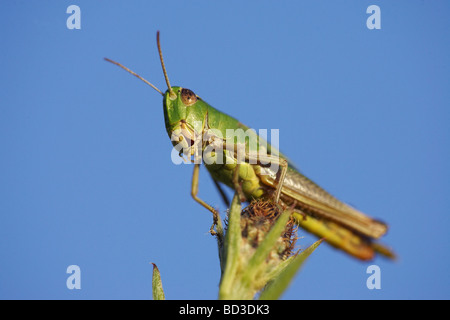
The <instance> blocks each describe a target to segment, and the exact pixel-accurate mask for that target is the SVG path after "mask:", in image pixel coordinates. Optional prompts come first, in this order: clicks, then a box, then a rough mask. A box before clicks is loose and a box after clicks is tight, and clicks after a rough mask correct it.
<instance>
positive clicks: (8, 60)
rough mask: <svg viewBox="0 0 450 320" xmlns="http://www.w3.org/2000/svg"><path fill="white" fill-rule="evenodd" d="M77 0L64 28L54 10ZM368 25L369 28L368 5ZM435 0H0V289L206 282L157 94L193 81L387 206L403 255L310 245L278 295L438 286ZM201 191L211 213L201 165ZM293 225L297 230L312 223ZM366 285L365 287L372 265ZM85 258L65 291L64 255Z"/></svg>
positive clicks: (440, 99) (373, 206) (329, 295)
mask: <svg viewBox="0 0 450 320" xmlns="http://www.w3.org/2000/svg"><path fill="white" fill-rule="evenodd" d="M72 4H76V5H78V6H79V7H80V9H81V29H80V30H69V29H68V28H67V27H66V19H67V18H68V17H69V14H67V13H66V9H67V7H68V6H69V5H72ZM372 4H375V5H378V6H379V7H380V9H381V29H380V30H369V29H368V28H367V27H366V20H367V18H368V17H369V14H367V13H366V9H367V7H368V6H369V5H372ZM449 9H450V5H449V2H448V1H432V2H431V1H428V2H427V1H356V0H355V1H283V2H280V1H245V2H244V1H227V2H208V1H171V2H170V6H168V5H167V4H165V3H164V2H163V1H132V2H130V1H108V2H100V1H76V2H72V1H39V2H37V1H33V2H31V1H20V2H19V1H8V2H6V1H4V2H2V3H1V4H0V34H1V39H2V46H1V57H2V59H0V69H1V70H2V72H1V73H0V86H1V88H2V90H0V101H1V103H0V147H1V157H0V188H1V190H0V256H1V260H0V298H2V299H11V298H16V299H151V275H152V266H151V264H150V263H151V262H154V263H156V264H157V265H158V267H159V269H160V271H161V274H162V281H163V286H164V289H165V293H166V297H167V298H168V299H216V298H217V292H218V282H219V277H220V271H219V260H218V256H217V248H216V243H215V241H214V239H213V238H212V237H211V236H210V235H209V234H208V230H209V227H210V224H211V217H210V215H209V213H208V212H207V211H206V210H204V209H203V208H202V207H200V206H199V205H198V204H196V203H195V202H194V201H193V200H192V198H191V196H190V184H191V175H192V169H193V167H192V166H189V165H180V166H175V165H174V164H173V163H172V162H171V159H170V151H171V143H170V141H169V139H168V137H167V133H166V131H165V128H164V120H163V112H162V100H161V97H160V96H159V94H158V93H156V92H155V91H154V90H152V89H151V88H149V87H148V86H146V85H145V84H144V83H142V82H140V81H138V80H137V79H136V78H134V77H132V76H131V75H129V74H126V73H125V72H123V71H121V70H119V69H118V68H117V67H115V66H113V65H111V64H109V63H106V62H104V61H103V57H109V58H111V59H114V60H117V61H120V62H121V63H123V64H125V65H126V66H128V67H129V68H131V69H133V70H135V71H136V72H138V73H139V74H141V75H142V76H143V77H145V78H146V79H148V80H149V81H151V82H152V83H154V84H155V85H156V86H157V87H159V88H160V89H162V90H165V88H166V87H165V82H164V78H163V76H162V72H161V69H160V64H159V59H158V53H157V50H156V41H155V34H156V31H157V30H160V31H161V42H162V47H163V51H164V56H165V62H166V67H167V71H168V73H169V77H170V79H171V83H172V85H181V86H184V87H187V88H190V89H192V90H193V91H194V92H195V93H197V94H198V95H200V96H201V97H202V98H203V99H204V100H206V101H208V102H209V103H210V104H211V105H213V106H215V107H216V108H218V109H220V110H222V111H224V112H226V113H228V114H230V115H233V116H234V117H236V118H238V119H239V120H241V121H242V122H243V123H245V124H247V125H249V126H251V127H253V128H256V129H279V130H280V148H281V150H282V151H283V152H284V153H286V154H287V155H288V156H289V158H290V159H292V161H293V162H294V163H295V164H296V165H297V166H298V167H299V168H300V170H301V171H302V172H303V173H305V174H306V175H307V176H308V177H310V178H311V179H313V180H314V181H316V182H317V183H318V184H320V185H321V186H322V187H324V188H325V189H327V190H328V191H330V192H331V193H332V194H334V195H336V196H337V197H338V198H340V199H342V200H344V201H346V202H348V203H350V204H352V205H353V206H355V207H357V208H358V209H360V210H362V211H364V212H367V213H368V214H370V215H371V216H373V217H376V218H379V219H381V220H383V221H386V222H387V223H388V224H389V226H390V230H389V233H388V234H387V235H386V236H385V237H384V238H383V242H384V243H388V244H389V245H391V246H392V247H393V248H394V249H395V250H396V252H397V253H398V255H399V260H398V261H396V262H390V261H386V260H384V259H381V258H377V259H375V260H374V261H372V262H370V263H361V262H358V261H355V260H354V259H351V258H349V257H347V256H346V255H344V254H342V253H340V252H338V251H336V250H334V249H332V248H330V247H329V246H327V245H321V246H320V247H319V248H318V249H317V250H316V252H315V253H314V254H313V255H312V256H311V258H310V259H309V260H308V261H307V263H306V265H305V266H304V268H303V269H302V270H301V272H300V273H299V274H298V275H297V277H296V279H295V281H294V282H293V283H292V285H291V286H290V288H289V289H288V291H287V292H286V294H285V295H284V296H283V298H284V299H434V298H437V299H448V298H449V297H450V294H449V290H450V289H449V287H450V286H449V285H450V281H449V273H448V265H449V263H450V261H449V260H450V259H449V258H450V257H449V238H448V230H449V227H450V223H449V221H450V219H449V218H448V214H449V211H450V210H449V209H450V206H449V200H448V197H449V191H450V175H449V166H448V163H449V160H450V159H449V138H450V135H449V127H448V123H449V120H450V112H449V106H450V104H449V102H450V90H449V89H450V87H449V80H450V78H449V75H450V40H449V39H450V36H449V35H450V26H449V24H448V12H449ZM199 195H200V196H201V197H202V198H203V199H205V200H207V202H208V203H210V204H212V205H214V206H217V207H218V208H219V209H220V211H221V213H222V215H224V213H225V208H224V205H223V204H222V202H221V200H220V198H219V196H218V195H217V192H216V191H215V189H214V187H213V184H212V182H211V179H210V178H209V177H208V174H207V172H206V170H204V168H203V169H202V171H201V177H200V191H199ZM300 236H303V238H302V239H300V240H299V241H298V245H299V246H300V247H303V248H304V247H307V246H308V245H309V244H311V243H313V242H314V241H315V238H314V237H313V236H311V235H309V234H306V233H300ZM371 264H376V265H378V266H379V267H380V270H381V289H380V290H369V289H368V288H367V287H366V279H367V277H368V274H367V273H366V269H367V267H368V266H369V265H371ZM69 265H78V266H79V267H80V269H81V289H80V290H69V289H67V287H66V279H67V277H68V276H69V275H68V274H67V273H66V269H67V267H68V266H69Z"/></svg>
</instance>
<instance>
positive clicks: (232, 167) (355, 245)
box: [105, 31, 394, 260]
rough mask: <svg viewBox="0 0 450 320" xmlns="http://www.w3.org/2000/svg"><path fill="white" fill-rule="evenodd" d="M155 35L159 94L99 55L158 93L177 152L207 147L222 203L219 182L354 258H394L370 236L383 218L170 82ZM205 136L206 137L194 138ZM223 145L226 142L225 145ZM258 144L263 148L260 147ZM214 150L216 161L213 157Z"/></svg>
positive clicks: (380, 230)
mask: <svg viewBox="0 0 450 320" xmlns="http://www.w3.org/2000/svg"><path fill="white" fill-rule="evenodd" d="M156 38H157V46H158V52H159V56H160V61H161V66H162V70H163V73H164V78H165V81H166V84H167V90H166V91H165V92H164V93H163V92H162V91H161V90H159V89H158V88H157V87H155V86H154V85H153V84H151V83H150V82H148V81H147V80H145V79H144V78H142V77H141V76H139V75H138V74H136V73H135V72H133V71H131V70H130V69H128V68H126V67H125V66H123V65H122V64H120V63H118V62H115V61H113V60H110V59H108V58H105V60H107V61H109V62H111V63H113V64H115V65H117V66H119V67H121V68H123V69H124V70H126V71H128V72H129V73H131V74H133V75H134V76H136V77H137V78H139V79H140V80H142V81H144V82H145V83H147V84H148V85H150V86H151V87H152V88H153V89H155V90H156V91H158V92H159V93H160V94H161V95H162V96H163V106H164V120H165V125H166V130H167V133H168V135H169V137H170V138H171V140H172V144H173V145H174V147H175V148H178V149H176V150H177V151H179V155H180V156H191V157H192V156H193V157H196V159H197V160H198V157H197V156H198V153H199V152H202V151H203V152H204V151H206V150H207V149H208V148H209V149H210V150H212V151H210V152H209V153H208V152H206V153H204V154H203V157H204V158H203V163H204V164H205V166H206V168H207V170H208V171H209V173H210V174H211V176H212V178H213V180H214V183H215V185H216V186H217V188H218V190H219V192H220V194H221V195H222V197H223V198H224V201H225V202H226V203H228V204H229V201H227V199H226V196H225V193H224V191H223V189H222V188H221V184H225V185H227V186H228V187H230V188H232V189H234V190H235V191H236V192H237V193H238V194H239V195H240V198H241V200H242V201H243V200H252V199H260V198H262V199H273V200H274V201H275V202H276V203H278V204H280V205H281V206H283V207H291V208H293V217H294V219H295V221H296V223H297V224H298V225H299V226H300V227H301V228H303V229H305V230H307V231H308V232H311V233H313V234H315V235H317V236H318V237H320V238H324V239H325V241H327V242H328V243H329V244H331V245H332V246H334V247H336V248H338V249H341V250H343V251H345V252H347V253H348V254H350V255H352V256H354V257H356V258H359V259H361V260H370V259H372V258H374V256H375V253H376V252H378V253H380V254H382V255H384V256H387V257H389V258H393V257H394V254H393V253H392V252H391V251H390V249H389V248H387V247H384V246H383V245H381V244H379V243H377V242H375V241H374V240H376V239H378V238H380V237H381V236H383V235H384V234H385V233H386V231H387V229H388V226H387V225H386V224H385V223H383V222H380V221H378V220H375V219H372V218H370V217H368V216H366V215H365V214H363V213H362V212H360V211H358V210H356V209H354V208H353V207H351V206H349V205H347V204H345V203H343V202H341V201H339V200H338V199H336V198H335V197H333V196H332V195H330V194H329V193H328V192H327V191H325V190H324V189H322V188H321V187H320V186H318V185H317V184H315V183H314V182H313V181H311V180H310V179H308V178H307V177H305V176H304V175H302V174H301V173H300V172H299V171H298V170H296V169H295V167H294V166H293V165H292V164H291V162H290V161H289V160H288V159H287V158H286V157H285V156H284V155H283V154H281V153H279V152H278V150H277V149H276V148H274V147H272V146H271V145H270V144H268V143H267V142H266V141H265V140H264V139H263V138H262V137H260V136H258V135H257V134H256V132H253V131H248V129H249V128H248V127H247V126H245V125H243V124H242V123H240V122H239V121H238V120H237V119H235V118H233V117H231V116H229V115H227V114H225V113H223V112H221V111H219V110H217V109H215V108H213V107H212V106H211V105H209V104H208V103H206V102H205V101H204V100H203V99H201V98H200V97H199V96H198V95H196V94H195V93H194V92H193V91H191V90H189V89H187V88H183V87H173V86H171V85H170V82H169V77H168V76H167V71H166V68H165V65H164V60H163V56H162V51H161V45H160V41H159V31H158V32H157V36H156ZM230 129H234V130H237V129H241V130H244V131H246V132H250V133H249V136H248V137H247V138H248V139H247V140H245V137H244V140H242V139H239V138H238V137H236V136H230V134H229V131H230ZM252 132H253V133H252ZM205 135H206V136H207V138H206V139H200V140H199V139H198V137H204V136H205ZM252 139H253V140H255V139H256V141H257V142H258V143H257V144H256V147H255V146H251V145H250V143H249V141H250V140H252ZM229 145H231V146H232V147H231V148H228V146H229ZM242 145H243V146H244V153H243V156H242V153H241V157H238V148H237V147H236V146H242ZM252 145H253V144H252ZM224 146H227V148H225V147H224ZM261 146H263V147H261ZM264 146H266V148H264ZM212 147H214V148H212ZM262 149H265V151H266V153H264V152H261V151H262ZM240 150H241V149H240ZM219 155H220V156H221V157H220V158H221V159H222V161H216V160H217V159H218V156H219ZM240 159H241V160H242V161H239V160H240ZM191 161H192V159H191ZM193 162H194V163H195V164H194V173H193V177H192V188H191V195H192V197H193V198H194V200H195V201H197V202H198V203H199V204H201V205H202V206H203V207H205V208H206V209H208V210H209V211H211V212H212V213H213V214H214V217H215V218H216V217H218V212H217V211H216V210H215V209H214V208H213V207H212V206H210V205H209V204H207V203H206V202H205V201H204V200H202V199H200V198H199V197H198V196H197V194H198V179H199V169H200V164H201V161H193ZM268 164H276V165H275V166H272V165H270V166H269V165H268ZM273 167H275V168H273Z"/></svg>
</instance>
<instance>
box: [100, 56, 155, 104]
mask: <svg viewBox="0 0 450 320" xmlns="http://www.w3.org/2000/svg"><path fill="white" fill-rule="evenodd" d="M105 60H106V61H108V62H111V63H113V64H115V65H116V66H119V67H121V68H122V69H124V70H125V71H128V72H129V73H131V74H132V75H133V76H135V77H137V78H138V79H140V80H142V81H144V82H145V83H146V84H148V85H149V86H150V87H152V88H153V89H155V90H156V91H158V92H159V93H160V94H161V95H162V96H164V93H162V92H161V90H159V89H158V88H157V87H155V86H154V85H153V84H151V83H150V82H148V81H147V80H145V79H144V78H142V77H141V76H140V75H138V74H137V73H136V72H134V71H132V70H130V69H128V68H127V67H125V66H124V65H122V64H120V63H118V62H116V61H114V60H111V59H108V58H105Z"/></svg>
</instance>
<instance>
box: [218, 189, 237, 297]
mask: <svg viewBox="0 0 450 320" xmlns="http://www.w3.org/2000/svg"><path fill="white" fill-rule="evenodd" d="M241 240H242V239H241V203H240V201H239V195H238V194H237V193H236V194H235V195H234V198H233V201H232V203H231V207H230V212H229V214H228V228H227V233H226V235H225V244H224V247H225V248H224V253H225V254H224V255H225V257H223V258H224V259H225V271H224V272H223V275H222V279H221V281H220V288H219V299H230V294H231V293H232V290H233V288H232V286H233V280H234V278H235V275H236V270H237V267H238V265H239V251H240V246H241Z"/></svg>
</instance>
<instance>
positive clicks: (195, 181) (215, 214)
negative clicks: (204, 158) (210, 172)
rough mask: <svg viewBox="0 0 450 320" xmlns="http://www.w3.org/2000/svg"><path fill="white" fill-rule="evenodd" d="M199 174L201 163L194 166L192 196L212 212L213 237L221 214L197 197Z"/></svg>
mask: <svg viewBox="0 0 450 320" xmlns="http://www.w3.org/2000/svg"><path fill="white" fill-rule="evenodd" d="M199 173H200V163H196V164H195V165H194V173H193V175H192V186H191V196H192V198H194V200H195V201H197V202H198V203H200V204H201V205H202V206H203V207H205V208H206V209H208V210H209V211H211V212H212V214H213V225H212V226H211V230H210V232H211V234H212V235H215V231H214V226H215V225H216V224H217V223H218V221H219V212H218V211H217V210H216V209H214V208H213V207H211V206H210V205H209V204H207V203H206V202H205V201H203V200H202V199H200V198H199V197H197V193H198V176H199Z"/></svg>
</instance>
